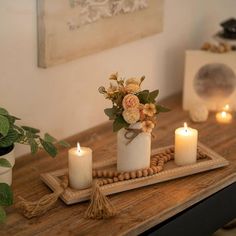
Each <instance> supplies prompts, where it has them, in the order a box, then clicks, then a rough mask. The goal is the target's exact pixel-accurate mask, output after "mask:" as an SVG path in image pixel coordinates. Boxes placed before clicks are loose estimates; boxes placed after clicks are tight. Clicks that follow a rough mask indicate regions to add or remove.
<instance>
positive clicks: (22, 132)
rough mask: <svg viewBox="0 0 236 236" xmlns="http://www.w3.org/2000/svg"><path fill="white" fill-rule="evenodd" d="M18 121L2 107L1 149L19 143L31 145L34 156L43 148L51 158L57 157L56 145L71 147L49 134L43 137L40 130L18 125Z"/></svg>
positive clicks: (0, 120)
mask: <svg viewBox="0 0 236 236" xmlns="http://www.w3.org/2000/svg"><path fill="white" fill-rule="evenodd" d="M18 120H20V119H19V118H17V117H15V116H12V115H10V114H9V112H8V111H7V110H6V109H4V108H1V107H0V148H1V147H9V146H11V145H13V144H14V143H19V144H25V145H29V146H30V150H31V153H32V154H35V153H36V152H37V151H38V149H40V148H41V149H44V150H45V151H46V152H47V153H48V154H49V155H50V156H52V157H55V156H56V155H57V148H56V146H55V144H59V145H61V146H64V147H68V146H69V145H68V143H66V142H65V141H59V142H58V141H57V139H56V138H54V137H52V136H51V135H50V134H48V133H45V134H44V137H41V136H40V130H39V129H36V128H32V127H29V126H19V125H16V121H18Z"/></svg>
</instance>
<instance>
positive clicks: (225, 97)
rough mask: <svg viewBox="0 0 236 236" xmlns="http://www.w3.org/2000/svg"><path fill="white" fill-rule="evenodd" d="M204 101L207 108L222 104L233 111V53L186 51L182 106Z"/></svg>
mask: <svg viewBox="0 0 236 236" xmlns="http://www.w3.org/2000/svg"><path fill="white" fill-rule="evenodd" d="M195 104H204V105H205V106H206V107H207V108H208V109H209V110H212V111H216V110H220V109H222V107H224V106H225V105H226V104H229V105H230V107H231V108H232V109H234V110H236V53H235V52H228V53H222V54H219V53H212V52H205V51H200V50H199V51H187V52H186V63H185V79H184V95H183V108H184V109H185V110H190V109H191V107H192V106H195Z"/></svg>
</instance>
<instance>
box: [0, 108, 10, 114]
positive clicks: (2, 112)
mask: <svg viewBox="0 0 236 236" xmlns="http://www.w3.org/2000/svg"><path fill="white" fill-rule="evenodd" d="M0 115H8V111H7V110H6V109H4V108H2V107H0Z"/></svg>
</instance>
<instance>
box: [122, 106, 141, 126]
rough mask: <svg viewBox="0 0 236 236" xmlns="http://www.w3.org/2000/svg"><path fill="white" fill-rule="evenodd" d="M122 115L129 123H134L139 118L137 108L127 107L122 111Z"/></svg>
mask: <svg viewBox="0 0 236 236" xmlns="http://www.w3.org/2000/svg"><path fill="white" fill-rule="evenodd" d="M122 115H123V118H124V120H125V121H126V122H127V123H129V124H135V123H136V122H137V121H138V120H139V118H140V113H139V109H138V108H128V109H126V110H124V111H123V113H122Z"/></svg>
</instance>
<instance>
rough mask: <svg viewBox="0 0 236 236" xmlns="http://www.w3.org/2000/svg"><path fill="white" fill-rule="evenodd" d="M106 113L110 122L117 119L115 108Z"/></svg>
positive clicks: (107, 110)
mask: <svg viewBox="0 0 236 236" xmlns="http://www.w3.org/2000/svg"><path fill="white" fill-rule="evenodd" d="M104 113H105V114H106V115H107V116H108V117H109V120H114V119H115V118H116V109H115V108H114V107H112V108H106V109H104Z"/></svg>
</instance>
